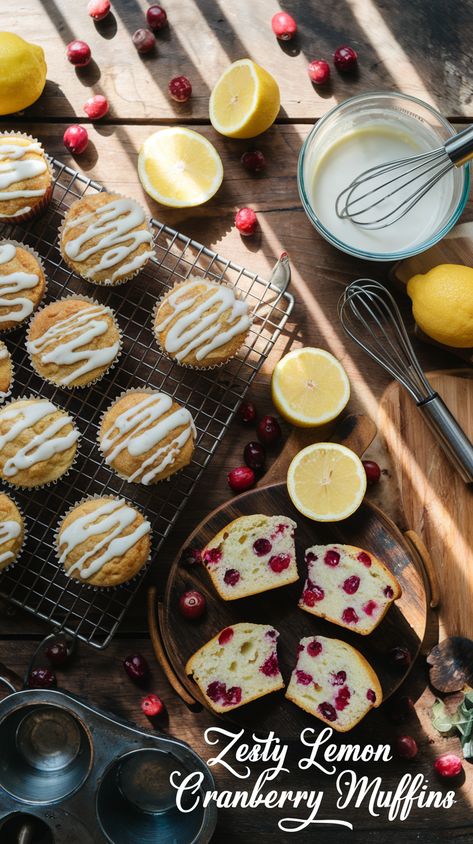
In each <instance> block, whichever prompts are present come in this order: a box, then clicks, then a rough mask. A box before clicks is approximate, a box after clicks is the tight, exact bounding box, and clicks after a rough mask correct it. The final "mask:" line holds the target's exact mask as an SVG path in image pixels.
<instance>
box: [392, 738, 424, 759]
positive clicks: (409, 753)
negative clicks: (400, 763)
mask: <svg viewBox="0 0 473 844" xmlns="http://www.w3.org/2000/svg"><path fill="white" fill-rule="evenodd" d="M418 750H419V748H418V747H417V742H416V740H415V739H413V738H412V736H398V737H397V739H396V753H397V755H398V756H400V757H401V759H413V758H414V756H417V753H418Z"/></svg>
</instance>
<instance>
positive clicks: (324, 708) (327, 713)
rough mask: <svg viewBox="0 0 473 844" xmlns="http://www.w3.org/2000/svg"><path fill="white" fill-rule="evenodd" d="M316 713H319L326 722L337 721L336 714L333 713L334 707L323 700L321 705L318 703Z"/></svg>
mask: <svg viewBox="0 0 473 844" xmlns="http://www.w3.org/2000/svg"><path fill="white" fill-rule="evenodd" d="M317 711H318V712H320V714H321V715H322V717H323V718H326V719H327V721H336V720H337V713H336V712H335V707H333V706H332V704H331V703H328V702H327V701H326V700H324V702H323V703H319V705H318V707H317Z"/></svg>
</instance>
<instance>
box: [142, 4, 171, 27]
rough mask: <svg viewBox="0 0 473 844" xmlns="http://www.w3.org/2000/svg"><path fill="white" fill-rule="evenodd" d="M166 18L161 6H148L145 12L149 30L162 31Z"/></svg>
mask: <svg viewBox="0 0 473 844" xmlns="http://www.w3.org/2000/svg"><path fill="white" fill-rule="evenodd" d="M167 22H168V16H167V14H166V12H165V11H164V9H163V7H162V6H157V5H154V6H150V7H149V9H148V10H147V12H146V23H147V24H148V26H149V27H151V29H164V27H165V26H166V24H167Z"/></svg>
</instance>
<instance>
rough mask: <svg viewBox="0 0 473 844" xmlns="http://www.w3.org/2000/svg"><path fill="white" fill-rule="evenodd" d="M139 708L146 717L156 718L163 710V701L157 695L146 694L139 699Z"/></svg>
mask: <svg viewBox="0 0 473 844" xmlns="http://www.w3.org/2000/svg"><path fill="white" fill-rule="evenodd" d="M141 710H142V712H143V713H144V714H145V715H146V716H147V717H148V718H156V716H157V715H161V713H162V712H163V710H164V703H163V702H162V700H161V698H159V697H158V696H157V695H154V694H150V695H146V697H144V698H143V700H142V701H141Z"/></svg>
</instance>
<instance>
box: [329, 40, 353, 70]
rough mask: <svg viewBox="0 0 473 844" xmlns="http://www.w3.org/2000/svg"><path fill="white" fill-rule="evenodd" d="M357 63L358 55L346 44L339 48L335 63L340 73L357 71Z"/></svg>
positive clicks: (335, 53)
mask: <svg viewBox="0 0 473 844" xmlns="http://www.w3.org/2000/svg"><path fill="white" fill-rule="evenodd" d="M357 61H358V53H357V52H356V51H355V50H354V49H353V47H348V46H347V45H346V44H344V45H343V46H342V47H337V49H336V50H335V52H334V54H333V63H334V65H335V67H336V68H337V70H339V71H340V73H350V72H351V71H352V70H354V69H355V67H356V63H357Z"/></svg>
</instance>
